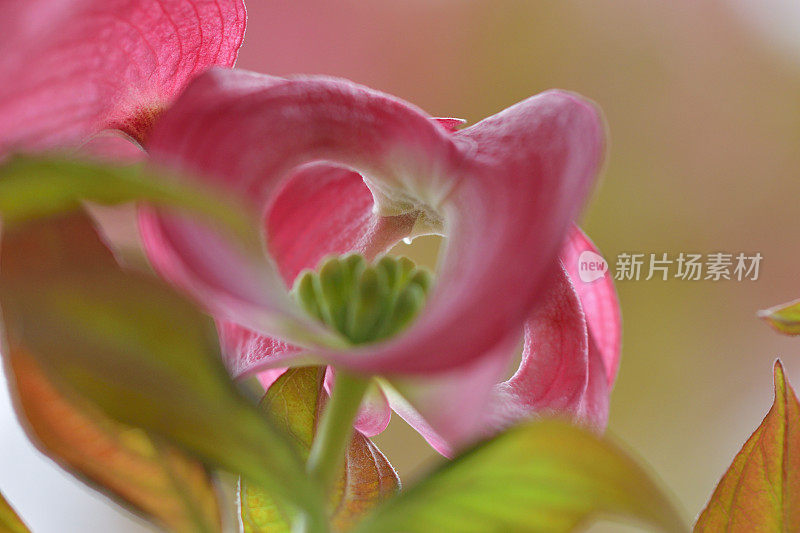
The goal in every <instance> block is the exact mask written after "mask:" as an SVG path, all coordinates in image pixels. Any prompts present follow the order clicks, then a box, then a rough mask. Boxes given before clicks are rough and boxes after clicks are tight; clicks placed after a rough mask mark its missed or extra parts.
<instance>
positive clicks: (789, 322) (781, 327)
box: [758, 300, 800, 335]
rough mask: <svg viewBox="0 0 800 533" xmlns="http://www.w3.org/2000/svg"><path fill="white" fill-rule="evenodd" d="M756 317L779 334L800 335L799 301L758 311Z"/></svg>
mask: <svg viewBox="0 0 800 533" xmlns="http://www.w3.org/2000/svg"><path fill="white" fill-rule="evenodd" d="M758 316H759V317H760V318H763V319H764V320H766V322H767V324H769V325H770V326H772V328H773V329H775V331H777V332H779V333H783V334H785V335H800V300H794V301H791V302H788V303H785V304H781V305H776V306H775V307H770V308H769V309H765V310H763V311H759V312H758Z"/></svg>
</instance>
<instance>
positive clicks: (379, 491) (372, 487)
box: [241, 367, 400, 533]
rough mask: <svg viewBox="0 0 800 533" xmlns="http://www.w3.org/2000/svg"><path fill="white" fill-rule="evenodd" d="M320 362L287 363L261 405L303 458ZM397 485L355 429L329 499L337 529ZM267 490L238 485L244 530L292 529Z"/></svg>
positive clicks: (320, 392)
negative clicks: (303, 365)
mask: <svg viewBox="0 0 800 533" xmlns="http://www.w3.org/2000/svg"><path fill="white" fill-rule="evenodd" d="M324 377H325V370H324V368H323V367H307V368H292V369H289V370H287V371H286V373H285V374H283V375H282V376H281V377H280V378H279V379H278V380H277V381H276V382H275V383H274V384H273V385H272V386H271V387H270V388H269V391H267V394H266V396H265V397H264V400H263V402H262V406H263V408H264V409H265V410H266V411H267V412H268V413H269V414H270V416H271V417H272V418H273V420H274V421H275V423H276V424H278V425H280V426H281V427H284V428H285V429H286V430H287V431H288V433H289V435H291V437H292V440H293V442H294V444H295V446H296V448H297V450H298V453H300V454H301V455H302V456H303V457H304V458H307V457H308V453H309V450H310V448H311V444H312V442H313V439H314V433H315V429H316V426H317V422H318V418H319V414H320V412H321V410H322V404H323V402H324V400H325V397H326V395H325V391H324V389H323V387H322V385H323V381H324ZM399 488H400V480H399V478H398V477H397V474H396V473H395V471H394V469H393V468H392V466H391V465H390V464H389V462H388V461H387V460H386V458H385V457H384V456H383V454H382V453H381V452H380V450H378V448H377V447H376V446H375V445H374V444H373V443H372V441H370V440H369V439H368V438H366V437H365V436H364V435H362V434H360V433H356V434H355V435H353V438H352V440H351V442H350V446H349V448H348V450H347V455H346V457H345V465H344V467H343V471H342V475H341V476H340V478H339V482H338V484H337V486H336V490H335V492H334V494H333V497H332V501H331V502H330V509H331V510H330V515H331V523H332V525H333V527H334V529H335V530H336V531H345V530H347V529H349V528H350V527H351V526H352V525H353V524H354V523H355V522H356V521H357V520H358V519H359V518H360V517H361V516H362V515H363V514H364V513H366V512H367V511H369V510H370V509H372V508H373V507H375V506H376V505H377V504H379V503H380V502H382V501H384V500H386V499H387V498H389V497H391V496H392V495H394V494H396V492H397V491H398V490H399ZM287 514H288V513H287V512H286V510H284V509H282V508H281V507H280V506H279V505H278V504H276V502H275V501H274V500H272V499H271V498H270V497H269V494H268V493H267V492H266V491H264V490H261V489H259V488H257V487H253V486H251V485H250V484H249V483H247V482H246V481H243V482H242V489H241V516H242V524H243V525H244V531H245V532H246V533H267V532H268V533H281V532H288V531H291V527H290V523H291V517H290V516H287Z"/></svg>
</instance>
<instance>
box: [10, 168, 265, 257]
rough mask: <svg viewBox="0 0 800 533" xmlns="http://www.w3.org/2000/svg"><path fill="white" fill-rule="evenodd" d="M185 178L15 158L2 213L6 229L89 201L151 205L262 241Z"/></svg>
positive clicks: (243, 218)
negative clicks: (175, 209)
mask: <svg viewBox="0 0 800 533" xmlns="http://www.w3.org/2000/svg"><path fill="white" fill-rule="evenodd" d="M186 183H187V182H186V180H184V179H182V178H181V177H180V176H177V175H175V174H174V173H170V172H168V171H166V170H163V169H156V168H152V167H150V166H147V165H144V164H136V165H125V166H120V165H111V164H108V163H100V162H91V161H79V160H76V159H73V158H67V157H58V156H50V157H29V156H15V157H13V158H12V159H11V160H10V161H8V162H6V163H5V164H3V165H2V167H0V214H2V217H3V223H4V224H5V225H6V226H9V225H14V224H17V223H21V222H25V221H29V220H34V219H38V218H42V217H47V216H52V215H59V214H65V213H69V212H72V211H75V210H77V209H78V208H80V207H81V205H82V204H83V202H84V201H86V200H89V201H92V202H96V203H98V204H122V203H125V202H132V201H149V202H153V203H156V204H165V205H168V206H171V207H178V208H182V209H184V210H187V211H189V212H192V213H195V214H200V215H203V216H204V217H205V219H206V220H209V221H216V222H219V223H221V224H222V225H223V226H224V228H225V229H227V230H230V231H232V232H233V233H234V234H236V236H237V237H238V238H239V240H240V242H242V243H245V244H247V245H248V246H255V245H257V244H258V243H259V242H260V237H259V236H258V233H257V232H256V231H254V228H258V227H259V225H258V224H255V223H254V222H255V221H253V220H251V219H250V218H249V217H248V216H247V215H245V214H244V211H243V210H242V209H241V206H239V205H237V204H236V203H234V202H233V201H229V200H228V199H227V198H226V197H225V196H224V193H222V192H221V191H218V190H212V189H210V188H204V187H203V185H202V184H200V183H198V181H197V180H192V181H191V182H190V183H191V185H187V184H186Z"/></svg>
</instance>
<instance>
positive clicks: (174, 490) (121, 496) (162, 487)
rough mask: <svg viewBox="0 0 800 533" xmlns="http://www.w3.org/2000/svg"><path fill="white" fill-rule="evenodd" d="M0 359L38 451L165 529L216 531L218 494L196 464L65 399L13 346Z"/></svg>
mask: <svg viewBox="0 0 800 533" xmlns="http://www.w3.org/2000/svg"><path fill="white" fill-rule="evenodd" d="M6 358H7V362H8V369H9V370H10V372H8V379H9V384H10V385H11V387H12V394H13V396H14V400H15V403H16V407H17V410H18V412H19V414H20V418H21V419H22V421H23V425H24V426H25V429H26V431H27V433H28V436H29V437H30V438H31V440H32V441H33V442H34V443H35V444H36V445H37V446H38V447H39V448H40V449H41V450H42V452H44V453H45V454H46V455H48V456H49V457H51V458H52V459H54V460H55V461H56V462H58V463H59V464H61V465H62V466H63V467H64V468H65V469H67V470H69V471H70V472H72V473H73V474H75V475H76V476H77V477H79V478H81V479H83V480H85V481H86V482H87V483H88V484H90V485H92V486H94V487H96V488H98V489H100V490H101V491H103V492H106V493H108V494H109V495H110V496H112V497H113V498H114V499H116V500H117V501H119V502H120V503H122V504H123V505H125V506H126V507H129V508H132V510H134V511H135V512H137V513H139V514H142V515H144V516H146V517H148V518H150V519H152V520H154V521H156V522H157V523H160V524H161V525H162V526H164V527H166V528H168V529H169V530H170V531H186V532H190V531H191V532H195V531H220V530H221V527H222V526H221V517H220V512H219V505H218V502H217V494H216V491H215V489H214V487H213V484H212V482H211V479H210V478H209V475H208V473H207V472H206V470H205V468H204V467H203V466H202V465H201V464H199V463H197V462H195V461H194V460H190V459H188V458H187V457H185V456H184V455H183V454H181V453H180V452H178V451H177V450H175V449H174V448H172V447H170V446H167V445H165V444H161V443H157V442H155V441H154V440H152V439H151V438H150V437H149V436H148V435H147V434H146V433H145V432H144V431H142V430H139V429H135V428H132V427H130V426H126V425H123V424H120V423H118V422H115V421H113V420H111V419H109V418H107V417H106V416H104V415H103V414H102V413H100V412H99V411H98V410H97V409H95V408H93V407H92V406H90V405H87V404H85V403H83V402H80V401H78V400H77V399H72V398H70V399H68V398H67V397H65V396H64V395H63V394H61V392H60V391H59V390H58V389H56V387H54V386H53V384H52V382H51V381H50V380H49V379H48V377H47V376H46V375H45V374H44V373H43V372H42V370H41V368H40V367H39V366H38V364H37V363H36V361H35V359H34V358H33V357H31V356H30V355H28V354H27V353H26V352H25V350H24V349H23V348H21V347H20V346H19V345H14V344H12V345H11V346H10V349H9V350H8V351H7V353H6Z"/></svg>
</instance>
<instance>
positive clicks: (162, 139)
mask: <svg viewBox="0 0 800 533" xmlns="http://www.w3.org/2000/svg"><path fill="white" fill-rule="evenodd" d="M147 148H148V151H149V153H150V156H151V157H152V158H153V159H154V160H156V161H159V162H160V163H162V164H166V165H171V166H174V167H177V168H180V169H182V170H184V171H188V172H189V173H191V174H192V175H194V176H197V177H198V179H202V180H205V181H206V182H209V183H213V184H215V185H216V186H218V187H223V188H225V189H226V190H228V191H229V192H230V193H231V194H233V195H235V196H236V197H238V198H239V200H240V201H241V202H242V204H243V205H246V206H248V208H249V209H251V210H252V211H253V213H257V214H259V215H261V216H263V217H264V219H265V221H266V222H265V233H266V241H267V247H268V251H269V253H270V255H271V257H272V258H273V259H274V261H275V264H276V266H277V270H278V271H279V272H280V275H281V277H282V278H283V279H282V280H279V279H277V276H270V275H266V274H265V273H264V272H262V271H257V270H255V269H253V268H252V265H251V264H249V263H248V262H247V261H246V260H245V259H243V258H242V257H238V256H237V255H235V254H234V253H233V250H232V248H231V247H229V246H226V244H225V243H224V242H220V241H219V240H218V238H217V237H216V236H215V235H214V234H213V233H211V232H209V231H207V230H205V229H204V228H202V227H200V226H198V225H197V224H196V223H193V222H191V221H189V220H188V219H185V218H182V217H179V216H176V215H170V214H166V213H161V214H159V213H157V212H155V211H153V210H150V209H145V210H144V212H143V213H142V217H141V228H142V232H143V237H144V241H145V243H146V245H147V248H148V251H149V255H150V257H151V260H152V262H153V264H154V265H155V266H156V268H157V269H158V270H159V272H161V273H162V274H163V275H164V276H165V277H166V278H167V279H169V280H170V281H171V282H173V283H174V284H176V285H178V286H180V287H182V288H183V289H184V290H186V291H188V292H189V293H191V294H192V295H193V296H195V298H197V299H198V300H199V301H200V302H201V303H203V304H204V305H205V306H206V307H207V308H208V309H210V310H211V311H212V313H213V314H214V315H215V316H216V317H217V319H218V323H219V329H220V332H221V339H222V343H223V347H224V350H225V352H226V354H227V356H228V363H229V367H230V369H231V371H232V372H233V374H234V375H236V376H243V375H248V374H253V373H257V372H260V371H264V370H267V369H270V368H275V367H282V366H286V365H291V364H301V363H302V364H306V363H308V362H314V363H318V364H333V365H334V366H337V367H342V368H346V369H348V370H350V371H353V372H356V373H361V374H366V375H378V376H382V377H384V378H386V379H385V381H384V382H383V383H384V385H385V386H384V387H383V392H384V394H385V396H386V400H383V398H382V397H381V396H380V395H374V396H373V398H372V402H370V405H369V409H368V411H367V413H362V416H361V419H360V420H359V429H361V430H362V431H364V432H365V433H367V434H373V433H375V432H378V431H380V430H382V429H383V428H384V427H385V426H386V424H387V423H388V418H389V416H390V410H389V406H391V408H392V409H394V410H395V411H396V412H397V413H398V414H400V415H401V416H402V417H403V418H405V419H406V420H407V421H408V422H409V423H410V424H411V425H412V426H414V427H415V428H416V429H417V430H419V431H420V432H421V433H422V434H423V435H424V436H425V438H426V439H427V440H428V441H429V442H430V443H431V444H432V445H433V446H434V447H435V448H436V449H437V450H439V451H441V452H443V453H450V452H452V450H453V449H454V448H455V447H458V446H460V445H462V444H463V443H465V442H468V441H469V440H471V439H474V438H475V437H476V436H478V435H481V434H482V433H484V432H487V431H489V430H490V428H496V427H502V426H503V425H505V424H508V423H510V422H512V421H515V420H518V419H520V418H522V417H525V416H530V415H531V414H532V413H537V412H538V413H541V412H549V411H553V412H558V413H570V414H572V415H574V416H576V417H579V418H582V419H584V420H586V421H587V422H589V423H590V424H592V425H595V426H597V427H603V426H604V425H605V422H606V417H607V401H608V391H609V388H610V385H611V384H612V383H613V379H614V374H615V372H616V366H617V357H618V355H617V354H618V344H619V330H618V328H619V318H618V314H617V305H616V300H615V296H614V291H613V287H612V286H611V282H610V281H609V280H608V279H606V278H604V279H602V280H598V281H597V282H593V283H591V284H583V282H580V281H577V283H578V286H577V289H576V287H575V286H574V285H573V284H572V282H571V281H570V276H569V273H568V272H567V271H566V270H565V268H564V266H563V265H562V264H561V263H560V262H559V261H558V254H559V252H560V251H561V250H562V249H563V250H564V251H563V253H562V255H563V256H564V259H565V260H566V264H568V265H571V266H570V268H572V267H573V266H576V263H577V255H576V252H577V253H579V252H580V251H583V250H585V249H593V248H592V246H591V243H589V241H588V240H586V238H585V237H584V236H583V235H582V234H581V233H580V232H579V231H578V230H575V229H572V221H573V219H574V218H575V217H576V216H577V214H578V212H579V210H580V208H581V206H582V204H583V202H584V200H585V198H586V196H587V195H588V193H589V191H590V190H591V187H592V185H593V182H594V180H595V177H596V175H597V172H598V169H599V166H600V164H601V160H602V155H603V127H602V124H601V121H600V119H599V116H598V113H597V111H596V109H595V108H594V106H592V105H591V104H588V103H587V102H586V101H584V100H582V99H581V98H579V97H577V96H576V95H573V94H570V93H566V92H561V91H550V92H547V93H544V94H542V95H539V96H535V97H533V98H530V99H528V100H526V101H524V102H521V103H519V104H517V105H515V106H513V107H511V108H509V109H507V110H505V111H503V112H502V113H499V114H497V115H495V116H493V117H490V118H488V119H486V120H484V121H481V122H479V123H478V124H476V125H474V126H472V127H469V128H466V129H463V130H454V128H453V122H452V121H441V120H437V119H434V118H432V117H429V116H428V115H426V114H425V113H424V112H422V111H421V110H419V109H417V108H415V107H413V106H412V105H410V104H407V103H405V102H403V101H400V100H398V99H396V98H393V97H391V96H388V95H385V94H382V93H379V92H377V91H373V90H371V89H368V88H365V87H362V86H359V85H356V84H353V83H351V82H348V81H344V80H337V79H328V78H314V77H312V78H297V79H279V78H273V77H268V76H262V75H258V74H252V73H248V72H241V71H229V70H218V69H215V70H211V71H209V72H207V73H206V74H204V75H202V76H200V77H199V78H198V79H196V80H195V81H194V82H193V83H192V84H191V85H190V86H189V87H188V88H187V90H186V91H185V92H184V94H183V95H182V96H181V97H180V98H179V99H178V100H177V101H176V103H175V104H174V105H173V106H172V107H171V108H170V109H169V110H167V111H166V112H165V113H164V115H163V116H162V117H161V118H160V119H159V121H158V123H157V124H156V125H155V127H154V130H153V132H152V135H151V137H150V138H149V140H148V143H147ZM429 233H440V234H445V235H446V236H447V243H446V250H445V253H444V255H443V258H442V260H441V267H440V269H439V273H438V278H437V282H436V285H435V288H434V291H433V293H432V295H431V297H430V299H429V301H428V303H427V305H426V307H425V309H424V310H423V312H422V313H421V315H420V316H419V318H418V319H417V320H416V321H415V322H414V324H413V325H412V326H411V327H410V328H409V329H408V330H406V331H404V332H402V333H400V334H399V335H398V336H396V337H395V338H392V339H390V340H388V341H385V342H380V343H374V344H369V345H362V346H348V347H342V346H337V345H336V344H335V343H329V342H326V341H324V340H320V338H319V337H315V336H314V334H313V329H311V328H312V326H311V325H310V324H308V323H307V321H306V322H304V321H303V320H302V318H298V312H297V310H296V309H295V307H296V306H294V305H293V302H292V301H291V300H290V299H289V297H288V296H287V294H286V287H287V286H290V285H291V283H292V282H293V280H294V278H295V276H297V274H298V273H299V272H300V271H301V270H302V269H304V268H314V267H315V266H316V265H317V263H318V261H319V260H320V259H321V258H322V257H324V256H326V255H329V254H342V253H345V252H348V251H357V252H360V253H362V254H364V255H365V256H367V257H374V256H376V255H379V254H382V253H384V252H385V251H386V250H387V249H388V248H390V247H391V246H392V245H394V244H395V243H396V242H398V241H399V240H400V239H402V238H408V237H415V236H418V235H422V234H429ZM565 242H566V243H567V245H566V247H565V244H564V243H565ZM575 279H576V280H577V278H575ZM582 301H583V302H584V303H581V302H582ZM303 331H306V332H308V335H304V334H303V333H299V334H298V332H303ZM523 331H524V334H525V347H524V353H523V359H522V364H521V366H520V368H519V370H518V371H517V373H516V374H515V375H514V376H513V377H512V378H511V379H510V380H508V381H505V382H502V383H500V382H501V380H502V378H503V376H504V374H505V373H506V371H507V370H508V367H509V365H510V364H511V361H512V360H513V357H514V355H515V353H516V347H517V346H518V343H519V340H520V338H521V336H522V335H523ZM276 374H278V372H271V373H269V374H268V376H269V377H267V378H266V379H265V380H264V381H266V382H267V384H268V383H269V379H271V378H274V377H275V375H276ZM498 383H499V384H498ZM376 396H377V397H376Z"/></svg>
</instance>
